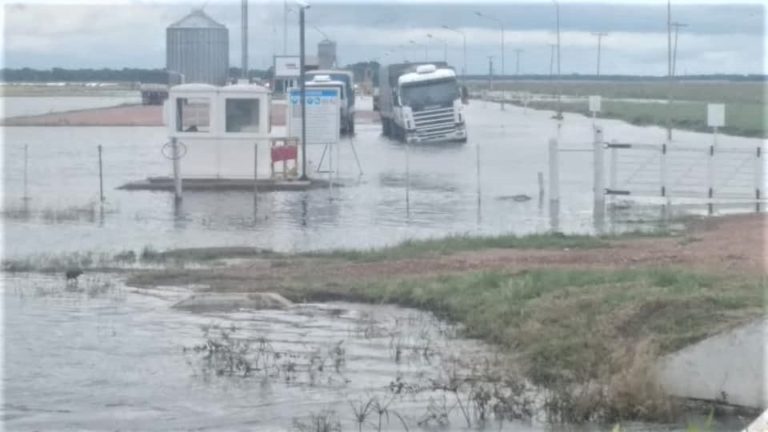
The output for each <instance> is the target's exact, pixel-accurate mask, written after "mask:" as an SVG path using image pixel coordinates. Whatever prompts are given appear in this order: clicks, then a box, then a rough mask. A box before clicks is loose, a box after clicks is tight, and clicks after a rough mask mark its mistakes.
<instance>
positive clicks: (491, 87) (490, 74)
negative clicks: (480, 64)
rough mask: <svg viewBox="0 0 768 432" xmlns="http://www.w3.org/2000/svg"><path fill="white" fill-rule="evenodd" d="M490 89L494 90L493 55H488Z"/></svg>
mask: <svg viewBox="0 0 768 432" xmlns="http://www.w3.org/2000/svg"><path fill="white" fill-rule="evenodd" d="M488 90H493V56H488Z"/></svg>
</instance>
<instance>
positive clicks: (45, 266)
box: [2, 230, 673, 272]
mask: <svg viewBox="0 0 768 432" xmlns="http://www.w3.org/2000/svg"><path fill="white" fill-rule="evenodd" d="M672 234H673V233H671V232H669V231H665V230H653V231H647V232H640V231H635V232H631V233H627V234H620V235H611V236H601V237H595V236H589V235H567V234H561V233H550V234H531V235H525V236H515V235H499V236H487V237H482V236H469V235H459V236H449V237H445V238H440V239H427V240H408V241H405V242H403V243H400V244H398V245H395V246H390V247H385V248H379V249H368V250H355V249H338V250H330V251H314V252H302V253H297V254H286V253H280V252H274V251H271V250H268V249H258V248H252V247H239V246H231V247H230V246H228V247H208V248H186V249H169V250H166V251H158V250H156V249H154V248H152V247H150V246H146V247H144V248H143V249H142V250H141V251H139V252H138V253H136V252H135V251H133V250H124V251H121V252H118V253H116V254H113V255H110V254H107V253H98V254H96V253H90V252H74V253H70V254H59V255H57V254H44V255H35V256H31V257H26V258H20V259H5V260H3V262H2V268H3V271H6V272H31V271H40V272H60V271H65V270H67V269H70V268H86V269H90V268H94V267H98V268H99V269H102V270H108V269H109V268H110V266H118V267H120V266H125V265H126V264H129V265H130V264H137V263H145V264H169V263H170V264H183V263H187V262H188V263H195V262H215V261H219V260H226V259H233V258H264V259H293V258H325V259H338V260H347V261H359V262H374V261H384V260H398V259H410V258H418V257H427V256H440V255H448V254H452V253H457V252H462V251H474V250H481V249H594V248H607V247H610V246H611V241H614V240H621V239H629V238H637V237H649V236H651V237H658V236H668V235H672Z"/></svg>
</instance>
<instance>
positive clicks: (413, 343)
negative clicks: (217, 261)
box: [3, 275, 525, 430]
mask: <svg viewBox="0 0 768 432" xmlns="http://www.w3.org/2000/svg"><path fill="white" fill-rule="evenodd" d="M3 282H4V283H3V285H4V289H3V300H4V302H5V313H6V317H5V323H6V324H5V347H6V356H5V367H4V372H5V378H4V382H3V386H4V391H5V393H4V394H5V405H4V407H3V417H4V420H5V422H6V423H5V424H6V426H7V427H8V430H52V429H56V430H118V429H120V430H126V429H130V430H136V429H139V430H187V429H191V428H194V429H196V430H197V429H198V428H199V429H201V430H208V429H216V430H287V429H290V428H291V427H292V426H293V424H294V421H301V418H303V417H306V416H309V415H311V414H312V413H320V412H322V411H327V410H332V411H335V412H336V417H337V418H338V419H339V421H341V422H342V423H343V424H344V425H345V426H347V428H346V429H350V430H351V429H352V427H351V426H352V423H353V414H352V408H351V404H357V403H360V402H362V403H365V401H367V400H369V399H370V398H372V397H379V398H381V400H382V401H389V400H391V399H393V397H392V393H391V392H390V391H388V390H387V387H388V386H389V385H390V383H392V382H395V381H396V380H401V381H402V382H409V383H410V382H413V383H416V382H427V381H428V380H430V379H438V378H439V376H440V375H441V373H443V368H444V367H446V364H447V363H446V362H447V361H448V359H449V357H453V356H456V357H457V358H461V359H463V360H462V361H466V362H467V364H472V363H473V362H479V361H480V360H479V359H481V358H484V357H486V356H488V357H489V358H490V357H491V356H492V352H491V350H490V349H489V348H487V347H485V346H483V345H481V344H479V343H477V342H473V341H470V340H463V339H458V338H455V337H454V336H453V335H454V333H455V329H453V328H452V327H450V326H448V325H446V324H444V323H441V322H440V321H437V320H436V319H435V318H434V317H432V316H431V315H429V314H425V313H421V312H417V311H414V310H407V309H398V308H393V307H381V306H379V307H370V306H361V305H352V304H342V303H331V304H323V305H319V304H304V305H300V306H297V307H295V308H292V309H290V310H285V311H258V312H256V311H239V312H235V313H205V314H191V313H187V312H181V311H176V310H173V309H170V305H171V304H173V303H174V302H175V301H176V300H178V299H180V298H184V297H185V296H186V295H187V294H188V292H187V291H186V290H172V289H164V290H162V291H141V290H135V289H132V288H126V287H125V286H123V285H122V284H120V282H119V281H115V280H113V279H110V278H108V277H105V276H97V275H91V276H89V277H88V278H84V279H83V280H81V281H80V283H79V287H80V291H77V290H75V289H69V290H68V289H66V288H65V287H64V282H63V281H62V280H61V279H60V278H53V277H44V276H34V275H22V276H14V277H10V276H6V277H5V278H4V280H3ZM207 326H218V327H214V328H213V329H211V330H209V331H210V333H209V336H208V337H210V338H212V339H217V338H218V337H219V335H220V331H225V332H227V333H228V334H230V335H231V337H232V338H236V339H237V340H241V341H250V342H251V343H253V345H252V348H251V350H252V353H253V356H252V357H254V358H255V357H258V356H259V354H258V349H259V347H261V346H268V349H269V350H270V352H274V353H279V354H280V356H281V357H280V358H279V359H277V360H275V359H274V358H272V357H270V361H271V362H272V363H273V364H274V365H275V367H276V369H275V370H272V369H270V370H267V369H266V368H265V370H263V371H262V370H259V371H253V372H252V373H251V374H250V375H249V377H247V378H243V377H241V376H239V374H237V376H217V374H216V371H215V370H213V369H212V368H215V365H214V366H210V367H209V366H206V362H205V361H204V360H203V359H204V356H203V354H201V353H199V352H195V351H194V350H189V349H188V350H186V351H185V348H193V347H194V346H197V345H200V344H203V343H204V342H205V341H206V340H207V337H206V336H205V335H204V332H203V328H205V327H207ZM220 329H221V330H220ZM398 347H399V348H398ZM398 350H400V353H399V354H398V353H397V351H398ZM333 353H337V354H336V355H335V356H334V355H333ZM313 358H314V359H316V360H314V362H315V363H314V369H311V368H310V367H309V364H310V363H311V361H310V360H311V359H313ZM317 359H323V361H324V362H325V363H326V364H325V366H324V368H323V370H319V366H318V365H319V362H320V360H317ZM336 361H338V363H336ZM290 364H293V366H292V369H291V370H290V371H289V370H288V369H289V366H287V365H290ZM457 364H458V363H457ZM278 366H279V367H278ZM279 368H282V370H281V371H278V370H277V369H279ZM438 396H439V395H437V394H431V393H424V394H419V395H413V396H408V397H405V396H403V397H402V398H401V397H398V398H396V399H395V400H394V401H393V402H391V403H390V405H389V410H390V411H391V412H397V414H398V415H399V416H401V417H402V418H403V419H404V420H405V421H407V422H409V423H413V424H415V423H417V422H418V421H419V419H420V418H421V417H422V416H423V415H425V412H426V407H427V406H428V404H429V398H430V397H438ZM447 403H448V404H449V405H453V404H455V402H453V401H452V400H451V399H450V398H449V400H448V402H447ZM453 414H458V412H453ZM453 414H452V415H450V416H449V418H448V419H447V420H449V421H450V422H451V423H452V424H455V425H457V426H458V425H461V423H460V421H462V420H461V418H460V417H456V416H455V415H453ZM297 419H298V420H297ZM395 421H396V422H398V423H397V424H387V422H386V421H385V422H384V429H390V430H400V429H401V428H402V425H401V424H400V423H399V422H400V420H396V419H395V417H394V416H392V417H391V418H390V420H389V423H392V422H395ZM524 429H525V428H524ZM524 429H523V430H524ZM516 430H520V429H516Z"/></svg>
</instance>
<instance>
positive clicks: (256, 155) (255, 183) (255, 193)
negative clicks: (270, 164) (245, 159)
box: [253, 143, 259, 200]
mask: <svg viewBox="0 0 768 432" xmlns="http://www.w3.org/2000/svg"><path fill="white" fill-rule="evenodd" d="M258 196H259V143H253V199H254V200H255V199H256V198H257V197H258Z"/></svg>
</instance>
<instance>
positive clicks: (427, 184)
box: [2, 98, 759, 257]
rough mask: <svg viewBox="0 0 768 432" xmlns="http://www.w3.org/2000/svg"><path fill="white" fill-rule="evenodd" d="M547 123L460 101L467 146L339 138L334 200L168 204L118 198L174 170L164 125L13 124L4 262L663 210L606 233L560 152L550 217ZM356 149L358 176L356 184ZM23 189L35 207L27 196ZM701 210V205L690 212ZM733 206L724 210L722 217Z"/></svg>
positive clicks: (705, 138) (570, 161)
mask: <svg viewBox="0 0 768 432" xmlns="http://www.w3.org/2000/svg"><path fill="white" fill-rule="evenodd" d="M366 103H370V99H368V98H361V100H360V105H361V106H365V104H366ZM551 116H552V113H551V112H546V111H534V110H525V109H523V108H520V107H512V106H507V107H506V109H505V110H504V111H502V110H500V109H499V105H498V104H495V103H486V102H482V101H472V102H471V104H470V105H469V106H467V107H466V118H467V121H468V124H469V135H470V139H469V142H468V143H467V144H465V145H451V146H420V147H416V146H412V147H411V148H410V150H409V151H406V150H407V149H406V147H405V146H403V145H401V144H399V143H395V142H392V141H389V140H387V139H385V138H383V137H381V136H380V125H379V124H376V123H367V124H365V123H361V124H359V125H358V127H357V131H358V133H357V136H356V137H355V138H354V140H353V141H351V140H349V139H345V140H344V141H343V142H342V144H341V145H340V146H339V150H340V161H341V162H340V164H338V165H336V166H338V167H340V170H339V171H340V178H341V179H342V181H343V182H344V183H345V187H343V188H335V189H334V190H333V192H332V193H331V192H329V191H328V190H313V191H309V192H274V193H262V194H260V195H259V197H258V200H257V201H256V202H254V198H253V196H252V194H250V193H247V192H186V193H185V196H184V200H183V202H182V204H181V205H180V206H176V205H174V200H173V198H172V196H171V194H169V193H165V192H160V193H158V192H144V191H138V192H137V191H121V190H116V188H117V187H118V186H120V185H121V184H124V183H126V182H129V181H135V180H140V179H144V178H146V177H149V176H167V175H170V172H171V163H170V161H169V160H168V159H165V158H164V157H163V155H162V152H161V147H162V145H163V144H164V143H165V142H167V137H166V131H165V129H164V128H157V127H48V128H46V127H6V128H3V130H2V133H3V134H4V138H5V145H4V152H3V153H4V154H3V157H4V161H3V166H4V168H5V169H4V173H3V183H4V185H5V186H4V193H5V197H4V201H3V207H4V211H3V217H4V219H3V223H4V227H5V233H4V235H5V242H4V244H5V254H6V256H11V257H16V256H26V255H31V254H38V253H62V252H72V251H83V250H87V251H94V252H106V253H113V252H117V251H122V250H126V249H132V250H139V249H141V248H143V247H145V246H151V247H153V248H155V249H166V248H174V247H205V246H253V247H260V248H268V249H274V250H279V251H298V250H318V249H332V248H369V247H377V246H383V245H391V244H394V243H397V242H400V241H403V240H406V239H414V238H427V237H438V236H445V235H449V234H499V233H517V234H526V233H532V232H543V231H547V230H551V229H557V230H559V231H563V232H570V233H576V232H578V233H590V232H595V231H596V230H597V231H601V232H602V231H606V230H607V231H615V230H635V229H638V228H643V227H645V226H648V222H649V221H657V220H659V218H660V217H662V216H665V217H666V216H668V215H669V213H663V212H662V211H661V210H660V208H659V207H645V206H637V205H633V206H626V205H622V206H618V207H621V210H620V211H617V212H613V213H612V214H611V215H609V216H610V217H609V218H607V220H606V221H605V222H606V225H605V226H602V225H601V226H596V224H595V221H594V220H593V217H592V211H593V202H592V169H591V166H592V156H591V153H589V152H568V153H563V154H561V162H560V166H561V172H560V182H561V191H560V193H561V197H562V201H561V204H560V209H559V213H558V217H557V218H552V217H551V215H552V214H551V212H550V209H549V205H548V199H547V198H546V196H544V197H543V198H544V199H541V200H540V199H539V183H538V174H539V173H542V174H543V175H544V186H545V189H546V188H548V185H547V170H548V168H547V167H548V157H547V142H548V139H549V138H550V137H552V136H555V135H556V134H557V128H556V123H555V121H554V120H552V119H551ZM599 123H600V125H601V126H602V127H603V128H604V130H605V137H606V139H607V140H610V139H618V140H619V141H621V142H623V141H624V140H625V139H630V138H631V139H632V140H634V141H640V142H651V143H653V142H661V141H663V137H664V131H663V130H662V129H661V128H656V127H646V128H641V127H636V126H631V125H628V124H626V123H623V122H620V121H613V120H601V121H599ZM560 135H561V137H562V144H561V147H563V148H567V147H572V148H579V149H589V148H591V140H592V120H591V119H587V118H585V117H583V116H579V115H570V114H566V115H565V121H564V122H563V126H562V129H561V130H560ZM675 139H676V141H679V142H684V143H690V144H696V145H701V146H702V148H706V146H707V145H708V143H709V142H710V141H711V137H710V136H709V135H706V134H700V133H693V132H682V131H675ZM352 142H353V143H354V146H355V149H356V150H357V153H358V155H359V159H360V162H361V165H362V169H363V175H362V176H358V170H357V167H356V165H355V162H354V158H353V153H352V152H351V147H350V143H352ZM720 143H721V144H722V145H725V144H730V145H735V146H744V147H745V148H750V147H753V146H755V145H759V140H754V139H747V138H736V137H726V136H721V137H720ZM756 143H757V144H756ZM25 145H26V146H27V155H28V161H27V168H28V171H27V183H26V187H25V182H24V171H25V168H24V167H25V163H24V160H25V159H24V152H25V150H24V148H25ZM99 145H101V146H103V155H102V158H103V187H104V195H105V200H106V202H105V204H104V205H103V206H99V205H97V203H98V200H99V186H100V185H99V166H98V151H97V147H98V146H99ZM322 150H323V149H322V148H321V147H315V146H310V147H309V148H308V160H309V164H310V167H316V166H317V165H318V164H319V161H320V155H321V154H322ZM334 153H335V152H334ZM478 157H479V162H480V164H479V166H480V169H479V170H478V163H477V162H478ZM406 158H407V159H408V162H409V163H408V165H409V170H408V172H409V176H407V175H406V172H407V170H406ZM334 159H335V158H334ZM326 160H327V158H326ZM182 163H183V162H182ZM334 163H335V160H334ZM182 170H183V165H182ZM478 174H479V175H478ZM315 175H318V176H325V174H315ZM406 177H409V179H410V180H409V181H406ZM406 185H409V186H408V187H406ZM25 190H26V195H27V196H28V197H29V199H28V200H23V197H24V195H25ZM406 190H407V191H406ZM406 195H408V198H409V199H408V200H406ZM518 195H524V196H525V197H523V201H520V200H519V199H514V198H515V197H516V196H518ZM526 198H530V199H528V200H525V199H526ZM749 209H751V207H750V206H743V207H740V208H736V209H735V210H737V211H738V210H741V211H744V210H747V211H749ZM704 210H705V207H703V206H698V207H695V208H693V210H692V211H697V212H701V211H704ZM733 210H734V209H732V208H726V207H723V208H717V209H715V212H724V211H733ZM675 211H677V212H686V211H691V210H690V209H687V208H682V207H681V208H674V209H673V212H675ZM601 223H602V222H601Z"/></svg>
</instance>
